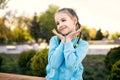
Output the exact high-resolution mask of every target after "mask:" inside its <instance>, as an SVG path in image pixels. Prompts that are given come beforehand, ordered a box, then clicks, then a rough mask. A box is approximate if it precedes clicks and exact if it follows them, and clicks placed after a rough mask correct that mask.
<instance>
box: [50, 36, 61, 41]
mask: <svg viewBox="0 0 120 80" xmlns="http://www.w3.org/2000/svg"><path fill="white" fill-rule="evenodd" d="M58 41H59V38H58V37H57V36H52V37H51V39H50V42H58Z"/></svg>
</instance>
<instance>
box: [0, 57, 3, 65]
mask: <svg viewBox="0 0 120 80" xmlns="http://www.w3.org/2000/svg"><path fill="white" fill-rule="evenodd" d="M2 61H3V58H2V57H1V56H0V67H1V65H2Z"/></svg>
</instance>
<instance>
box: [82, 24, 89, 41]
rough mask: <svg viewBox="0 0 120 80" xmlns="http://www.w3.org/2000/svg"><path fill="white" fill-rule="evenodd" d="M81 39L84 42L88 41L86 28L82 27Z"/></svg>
mask: <svg viewBox="0 0 120 80" xmlns="http://www.w3.org/2000/svg"><path fill="white" fill-rule="evenodd" d="M82 35H83V36H82V38H83V39H84V40H89V31H88V29H87V26H82Z"/></svg>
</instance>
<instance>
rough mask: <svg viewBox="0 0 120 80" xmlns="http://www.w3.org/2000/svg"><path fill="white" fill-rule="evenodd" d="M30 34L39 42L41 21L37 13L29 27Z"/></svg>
mask: <svg viewBox="0 0 120 80" xmlns="http://www.w3.org/2000/svg"><path fill="white" fill-rule="evenodd" d="M28 29H29V33H30V35H31V36H32V37H33V38H34V39H35V41H36V42H38V39H39V38H40V22H39V21H38V20H37V15H36V13H35V15H34V17H33V20H32V21H31V24H30V26H29V27H28Z"/></svg>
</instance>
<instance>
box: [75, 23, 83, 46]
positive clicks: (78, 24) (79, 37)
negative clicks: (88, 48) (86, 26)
mask: <svg viewBox="0 0 120 80" xmlns="http://www.w3.org/2000/svg"><path fill="white" fill-rule="evenodd" d="M77 27H78V28H80V27H81V24H80V23H79V22H77ZM81 35H82V31H81V32H80V33H79V35H78V41H77V43H76V45H75V48H76V47H77V46H78V44H79V41H80V39H81Z"/></svg>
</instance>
